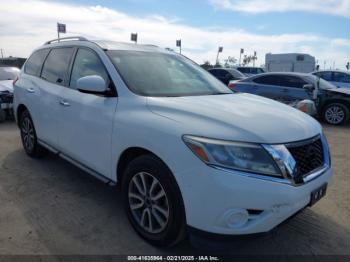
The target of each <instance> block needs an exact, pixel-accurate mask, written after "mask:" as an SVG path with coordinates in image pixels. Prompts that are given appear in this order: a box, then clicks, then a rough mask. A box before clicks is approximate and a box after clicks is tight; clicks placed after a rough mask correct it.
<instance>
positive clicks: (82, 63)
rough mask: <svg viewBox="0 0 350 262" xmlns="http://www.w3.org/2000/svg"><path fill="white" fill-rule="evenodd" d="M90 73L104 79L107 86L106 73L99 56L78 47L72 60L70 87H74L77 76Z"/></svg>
mask: <svg viewBox="0 0 350 262" xmlns="http://www.w3.org/2000/svg"><path fill="white" fill-rule="evenodd" d="M91 75H98V76H101V77H102V78H103V79H104V80H105V81H106V86H107V87H108V86H109V84H110V80H109V77H108V73H107V71H106V69H105V67H104V66H103V64H102V62H101V60H100V59H99V57H98V56H97V55H96V54H95V53H94V52H92V51H90V50H87V49H83V48H82V49H79V50H78V53H77V55H76V57H75V61H74V66H73V70H72V75H71V80H70V87H71V88H74V89H75V88H76V86H77V81H78V79H79V78H81V77H84V76H91Z"/></svg>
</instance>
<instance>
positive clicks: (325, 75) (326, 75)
mask: <svg viewBox="0 0 350 262" xmlns="http://www.w3.org/2000/svg"><path fill="white" fill-rule="evenodd" d="M318 75H319V77H321V78H323V79H324V80H326V81H332V72H319V73H318Z"/></svg>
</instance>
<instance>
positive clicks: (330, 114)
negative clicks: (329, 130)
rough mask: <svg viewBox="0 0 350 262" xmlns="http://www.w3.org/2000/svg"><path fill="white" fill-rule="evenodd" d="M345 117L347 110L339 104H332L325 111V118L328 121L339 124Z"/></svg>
mask: <svg viewBox="0 0 350 262" xmlns="http://www.w3.org/2000/svg"><path fill="white" fill-rule="evenodd" d="M344 117H345V112H344V110H343V109H342V108H341V107H340V106H337V105H334V106H330V107H329V108H327V110H326V112H325V118H326V120H327V122H328V123H330V124H333V125H338V124H340V123H341V122H342V121H343V120H344Z"/></svg>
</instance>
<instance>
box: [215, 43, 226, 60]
mask: <svg viewBox="0 0 350 262" xmlns="http://www.w3.org/2000/svg"><path fill="white" fill-rule="evenodd" d="M223 50H224V48H223V47H222V46H219V49H218V55H217V56H216V64H219V54H220V53H222V51H223Z"/></svg>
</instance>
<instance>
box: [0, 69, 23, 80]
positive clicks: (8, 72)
mask: <svg viewBox="0 0 350 262" xmlns="http://www.w3.org/2000/svg"><path fill="white" fill-rule="evenodd" d="M19 72H20V70H19V69H18V68H16V67H0V80H15V79H16V77H17V76H18V74H19Z"/></svg>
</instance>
